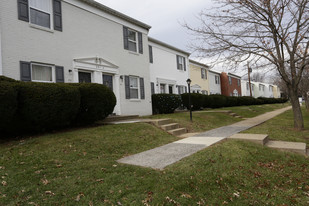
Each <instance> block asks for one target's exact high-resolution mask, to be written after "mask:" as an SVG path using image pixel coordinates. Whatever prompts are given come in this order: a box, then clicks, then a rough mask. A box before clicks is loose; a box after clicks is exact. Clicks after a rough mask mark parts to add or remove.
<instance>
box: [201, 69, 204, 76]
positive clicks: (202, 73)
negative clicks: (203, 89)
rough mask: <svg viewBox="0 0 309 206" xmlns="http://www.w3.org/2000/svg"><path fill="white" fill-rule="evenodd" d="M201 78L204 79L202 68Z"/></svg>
mask: <svg viewBox="0 0 309 206" xmlns="http://www.w3.org/2000/svg"><path fill="white" fill-rule="evenodd" d="M201 78H202V79H204V78H203V68H201Z"/></svg>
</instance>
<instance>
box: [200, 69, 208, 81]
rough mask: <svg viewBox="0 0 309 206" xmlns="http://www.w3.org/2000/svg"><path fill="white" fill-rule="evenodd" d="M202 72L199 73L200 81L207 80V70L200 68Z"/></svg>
mask: <svg viewBox="0 0 309 206" xmlns="http://www.w3.org/2000/svg"><path fill="white" fill-rule="evenodd" d="M201 70H202V72H201V77H202V79H207V70H206V69H204V68H201Z"/></svg>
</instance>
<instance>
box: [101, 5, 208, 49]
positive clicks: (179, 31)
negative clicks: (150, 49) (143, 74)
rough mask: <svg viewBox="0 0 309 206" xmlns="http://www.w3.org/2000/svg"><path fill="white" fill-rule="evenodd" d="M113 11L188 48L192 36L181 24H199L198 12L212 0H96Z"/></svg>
mask: <svg viewBox="0 0 309 206" xmlns="http://www.w3.org/2000/svg"><path fill="white" fill-rule="evenodd" d="M96 1H98V2H100V3H102V4H104V5H106V6H108V7H110V8H112V9H114V10H117V11H119V12H121V13H123V14H126V15H128V16H130V17H133V18H135V19H137V20H139V21H141V22H144V23H146V24H148V25H150V26H152V28H151V29H150V32H149V36H150V37H153V38H155V39H158V40H160V41H163V42H165V43H167V44H170V45H173V46H175V47H177V48H180V49H183V50H186V51H188V52H190V51H189V50H188V48H187V45H188V43H189V42H190V38H191V36H190V35H188V34H187V31H186V29H184V28H183V27H182V26H181V23H183V22H184V21H186V22H188V23H189V24H190V25H194V24H197V23H198V21H197V20H196V17H195V16H196V15H197V14H198V13H199V12H200V11H201V10H202V9H204V8H209V7H210V5H211V0H173V1H171V0H169V1H168V0H96Z"/></svg>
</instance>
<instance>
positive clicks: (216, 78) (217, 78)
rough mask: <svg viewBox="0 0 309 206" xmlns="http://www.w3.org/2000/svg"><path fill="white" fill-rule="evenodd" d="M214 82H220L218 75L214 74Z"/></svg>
mask: <svg viewBox="0 0 309 206" xmlns="http://www.w3.org/2000/svg"><path fill="white" fill-rule="evenodd" d="M215 82H216V84H220V77H219V76H218V75H216V76H215Z"/></svg>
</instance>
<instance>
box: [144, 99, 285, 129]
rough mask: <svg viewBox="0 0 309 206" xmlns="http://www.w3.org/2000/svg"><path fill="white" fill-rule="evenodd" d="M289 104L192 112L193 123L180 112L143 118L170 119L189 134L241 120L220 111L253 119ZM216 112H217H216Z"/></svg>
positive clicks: (186, 113) (184, 113) (186, 114)
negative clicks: (228, 111) (227, 111)
mask: <svg viewBox="0 0 309 206" xmlns="http://www.w3.org/2000/svg"><path fill="white" fill-rule="evenodd" d="M287 106H289V104H266V105H252V106H239V107H223V108H220V109H209V110H203V111H196V112H193V122H190V116H189V112H180V113H173V114H158V115H152V116H147V117H143V118H150V119H165V118H170V119H172V120H173V121H174V122H177V123H179V125H180V126H181V127H185V128H187V129H188V131H189V132H203V131H207V130H211V129H214V128H218V127H222V126H226V125H229V124H233V123H236V122H238V121H241V120H242V119H239V118H235V117H232V116H230V115H228V113H221V112H220V111H222V110H230V111H232V112H234V113H236V114H239V115H241V116H242V117H243V118H250V117H255V116H258V115H261V114H264V113H266V112H269V111H273V110H276V109H280V108H283V107H287ZM216 111H218V112H216Z"/></svg>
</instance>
